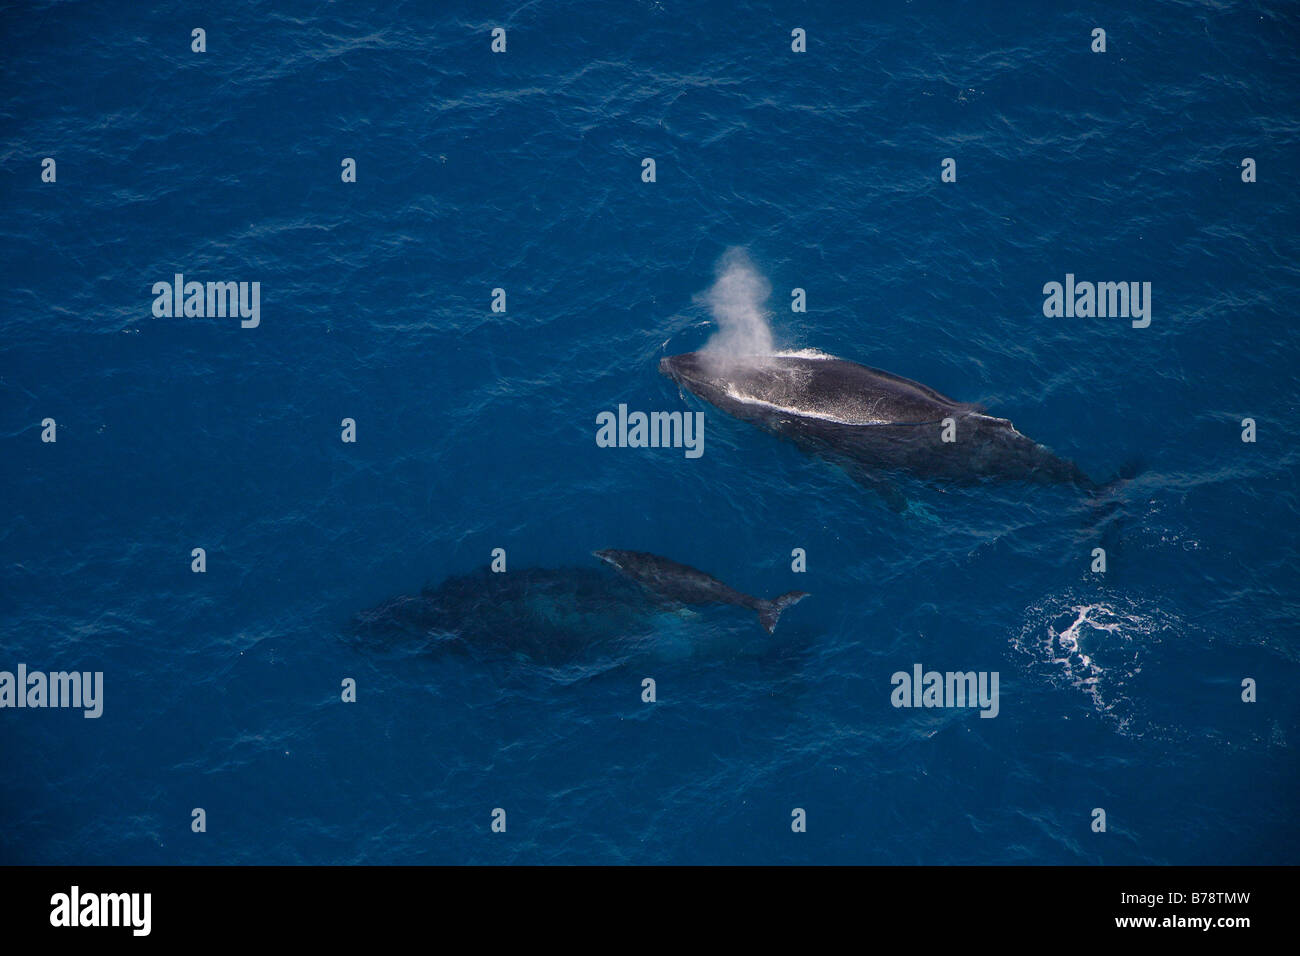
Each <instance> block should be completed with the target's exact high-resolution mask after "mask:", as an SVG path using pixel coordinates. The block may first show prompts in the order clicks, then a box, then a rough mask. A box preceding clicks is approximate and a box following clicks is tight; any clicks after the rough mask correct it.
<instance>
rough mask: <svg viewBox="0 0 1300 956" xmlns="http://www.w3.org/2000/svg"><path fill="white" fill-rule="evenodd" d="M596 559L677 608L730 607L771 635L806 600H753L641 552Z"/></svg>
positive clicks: (800, 595)
mask: <svg viewBox="0 0 1300 956" xmlns="http://www.w3.org/2000/svg"><path fill="white" fill-rule="evenodd" d="M593 554H595V556H596V557H598V558H600V560H602V561H604V562H605V563H606V564H608V565H610V566H611V567H614V568H616V569H618V570H619V571H621V572H623V573H624V574H626V575H627V576H628V577H629V578H631V579H632V580H634V581H636V582H637V583H638V584H641V585H642V586H644V587H646V588H648V589H649V590H650V591H651V592H653V593H655V594H658V595H660V596H662V597H664V598H667V599H668V600H670V601H675V602H677V603H679V604H733V605H735V606H736V607H743V608H747V609H748V610H751V611H753V612H755V613H756V614H757V615H758V623H759V624H761V625H762V626H763V630H765V631H767V633H769V634H771V633H772V632H773V631H774V630H776V622H777V621H778V620H779V619H780V617H781V612H782V611H784V610H785V609H786V608H788V607H790V606H791V605H792V604H798V603H799V602H800V601H802V600H803V599H804V598H806V597H807V596H808V592H806V591H787V592H786V593H785V594H782V595H780V596H779V597H774V598H772V600H770V601H764V600H763V599H762V598H756V597H753V596H752V595H749V594H745V593H744V592H743V591H737V590H736V589H735V588H732V587H729V586H728V585H726V584H723V583H722V582H721V581H719V580H718V579H717V578H715V577H712V576H711V575H708V574H705V573H704V572H703V571H700V570H697V569H696V568H692V567H690V566H689V565H685V564H678V563H677V562H676V561H670V560H669V559H668V558H661V557H659V555H657V554H647V553H646V552H645V551H615V550H605V551H595V552H593Z"/></svg>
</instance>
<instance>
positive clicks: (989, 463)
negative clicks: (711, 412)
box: [659, 352, 1101, 506]
mask: <svg viewBox="0 0 1300 956" xmlns="http://www.w3.org/2000/svg"><path fill="white" fill-rule="evenodd" d="M659 370H660V372H662V373H663V374H665V375H667V376H668V377H669V378H671V379H673V380H674V381H675V382H677V383H678V385H680V386H682V387H684V388H686V389H689V390H690V391H691V392H693V393H695V394H696V395H698V396H699V397H700V398H703V399H704V400H705V401H708V402H709V403H711V404H713V405H716V406H717V407H718V408H720V409H722V410H723V411H724V412H727V413H728V414H730V415H733V416H735V417H736V418H739V419H741V420H743V421H747V422H750V423H751V424H754V425H757V426H759V427H760V428H763V429H766V430H767V431H770V432H772V433H774V434H776V435H779V436H781V437H784V438H788V439H790V440H792V441H794V442H795V444H796V445H797V446H799V447H800V448H802V449H803V450H804V451H807V452H810V453H812V454H817V455H821V456H823V457H826V458H829V459H831V460H833V461H836V462H837V463H839V464H841V465H843V466H844V467H845V469H846V470H847V471H848V472H849V473H850V474H851V475H852V476H853V477H854V478H855V479H857V480H858V481H859V482H861V483H863V484H866V485H868V486H870V487H875V488H876V489H877V490H879V491H881V492H882V493H884V494H885V496H886V499H887V500H888V501H889V502H890V504H891V506H897V504H898V501H899V499H898V496H897V493H896V492H894V493H892V494H891V490H890V488H889V486H888V485H887V483H885V482H884V480H883V476H884V475H886V474H888V473H889V472H904V473H910V474H913V475H917V476H920V477H925V478H938V479H941V480H946V481H951V482H955V483H962V482H975V481H978V480H980V479H1006V480H1020V481H1028V482H1036V483H1042V484H1066V485H1072V486H1074V487H1076V488H1079V489H1081V490H1084V491H1088V492H1096V491H1098V490H1100V488H1101V486H1099V485H1098V484H1097V483H1095V482H1094V481H1093V480H1092V479H1091V478H1089V477H1088V476H1087V475H1086V474H1085V473H1084V472H1083V471H1082V470H1081V469H1080V468H1079V467H1078V466H1077V465H1075V464H1074V463H1073V462H1071V461H1067V460H1066V459H1063V458H1059V457H1057V456H1056V455H1054V454H1052V452H1051V451H1049V450H1048V449H1047V448H1045V447H1044V446H1043V445H1040V444H1038V443H1037V442H1035V441H1033V440H1032V439H1030V438H1027V437H1025V436H1024V435H1022V434H1021V433H1020V432H1018V431H1016V428H1015V426H1014V425H1012V424H1011V422H1009V421H1008V420H1007V419H1005V418H996V417H994V416H992V415H989V414H987V413H986V412H985V411H984V409H983V408H981V407H980V406H978V405H973V404H968V403H965V402H958V401H954V400H953V399H951V398H948V397H947V396H945V395H941V394H940V393H938V392H936V391H935V390H934V389H932V388H929V387H928V386H925V385H922V384H921V383H919V382H913V381H911V380H910V379H906V378H902V377H900V376H897V375H893V374H891V373H889V372H885V371H882V370H881V369H877V368H870V367H868V366H865V365H859V364H857V363H856V362H849V361H846V360H844V359H840V358H835V357H834V356H830V355H825V354H822V353H820V352H799V353H776V354H772V355H752V356H740V357H728V356H721V355H713V354H711V353H709V352H687V353H684V354H681V355H671V356H666V357H665V358H663V359H661V360H660V362H659ZM946 420H951V421H950V422H949V423H948V424H947V425H945V421H946ZM945 432H947V433H948V435H949V437H951V438H952V439H953V440H950V441H945V440H944V437H945Z"/></svg>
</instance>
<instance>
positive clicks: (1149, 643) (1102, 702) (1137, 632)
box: [1011, 594, 1182, 735]
mask: <svg viewBox="0 0 1300 956" xmlns="http://www.w3.org/2000/svg"><path fill="white" fill-rule="evenodd" d="M1181 630H1182V628H1181V624H1180V622H1178V621H1177V620H1175V619H1174V618H1172V617H1171V616H1169V615H1168V614H1166V613H1164V612H1163V611H1160V610H1158V609H1152V608H1149V607H1145V606H1143V605H1142V604H1140V603H1138V602H1137V601H1135V600H1133V599H1131V598H1126V597H1123V596H1119V595H1107V596H1106V597H1105V598H1101V599H1099V598H1097V597H1096V596H1095V595H1089V596H1088V597H1087V598H1082V599H1081V598H1076V597H1074V596H1073V595H1070V594H1065V595H1061V596H1059V597H1054V598H1047V599H1045V600H1043V601H1041V602H1039V603H1037V604H1035V605H1033V606H1031V607H1030V608H1029V609H1028V610H1027V611H1026V613H1025V624H1024V626H1023V628H1022V629H1021V632H1020V634H1019V635H1018V636H1017V637H1014V638H1012V642H1011V643H1012V646H1013V647H1014V648H1015V649H1016V650H1018V651H1019V652H1021V653H1022V654H1024V655H1026V656H1027V658H1028V659H1029V669H1030V670H1031V671H1032V672H1034V673H1036V674H1038V675H1040V676H1042V677H1043V678H1045V679H1046V680H1047V681H1048V682H1049V683H1051V684H1052V685H1054V686H1058V687H1069V688H1072V689H1073V690H1076V691H1078V692H1080V693H1081V694H1083V695H1084V696H1085V697H1087V698H1088V700H1089V701H1090V702H1091V705H1092V708H1093V710H1094V711H1096V712H1097V713H1098V714H1100V715H1101V716H1102V717H1103V718H1105V719H1106V720H1107V721H1109V722H1110V723H1112V724H1113V725H1114V726H1115V728H1116V729H1117V730H1118V731H1119V732H1121V733H1124V734H1132V735H1142V733H1143V731H1145V730H1146V729H1149V728H1148V726H1147V722H1146V719H1145V715H1144V711H1145V708H1144V707H1143V705H1142V702H1141V700H1140V699H1138V698H1136V697H1135V696H1133V687H1132V685H1133V683H1134V681H1135V679H1136V678H1137V677H1138V675H1139V674H1141V673H1142V668H1143V664H1144V663H1145V661H1146V659H1147V658H1148V657H1149V656H1150V654H1151V653H1152V649H1153V648H1154V647H1155V646H1156V645H1158V644H1160V643H1161V642H1163V640H1164V639H1165V638H1166V637H1170V636H1175V635H1177V634H1179V633H1180V632H1181Z"/></svg>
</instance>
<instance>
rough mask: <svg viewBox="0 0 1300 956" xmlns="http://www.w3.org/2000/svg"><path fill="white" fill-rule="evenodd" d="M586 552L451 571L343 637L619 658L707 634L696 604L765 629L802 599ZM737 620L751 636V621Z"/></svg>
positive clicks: (653, 562) (610, 553)
mask: <svg viewBox="0 0 1300 956" xmlns="http://www.w3.org/2000/svg"><path fill="white" fill-rule="evenodd" d="M594 556H595V557H597V558H598V559H599V560H600V561H601V562H602V563H603V564H604V567H581V568H538V567H533V568H523V569H520V570H516V571H506V572H502V573H493V572H492V571H490V570H488V569H487V568H481V569H479V570H477V571H474V572H471V573H469V574H463V575H457V576H454V577H451V578H448V579H447V580H445V581H443V582H442V583H441V584H440V585H438V586H437V587H436V588H425V589H424V590H422V591H421V592H420V593H419V594H414V595H402V596H399V597H396V598H392V599H390V600H388V601H385V602H384V603H382V604H380V605H378V606H377V607H374V608H371V609H369V610H366V611H363V612H361V613H360V614H358V615H357V616H356V617H355V619H354V620H353V622H352V626H351V628H350V630H349V636H350V637H351V638H353V639H354V640H357V641H364V642H366V643H368V644H372V645H373V644H375V643H382V644H386V645H389V646H396V645H404V646H406V647H408V648H413V649H417V650H420V651H423V650H428V651H440V650H445V651H451V652H461V653H467V654H470V655H475V656H503V655H504V656H512V657H525V658H528V659H531V660H533V661H535V662H537V663H541V664H555V665H564V664H571V663H573V662H575V661H582V660H591V659H594V658H595V657H597V656H606V657H613V658H616V659H617V658H621V657H626V656H627V655H629V654H631V653H634V652H635V651H637V650H641V649H644V648H646V647H647V646H649V645H652V644H654V643H655V642H657V641H660V640H663V639H665V636H667V637H668V638H670V639H672V638H676V639H685V640H687V641H690V640H692V639H693V638H697V637H698V638H704V637H707V636H709V635H710V634H712V633H713V631H711V630H710V629H709V628H705V627H703V626H702V624H700V626H698V627H697V626H694V625H696V624H699V623H700V622H697V621H695V620H694V618H696V617H698V616H699V615H698V614H697V613H696V612H694V611H693V610H691V609H692V608H696V607H701V608H702V607H708V606H731V607H735V608H740V609H743V610H747V611H751V612H753V613H754V614H755V615H756V616H757V623H758V624H759V625H760V626H761V628H762V630H763V631H765V632H766V633H767V634H769V635H770V634H772V632H773V631H774V630H775V628H776V625H777V622H778V620H779V619H780V617H781V614H782V613H783V612H784V611H785V610H786V609H788V608H789V607H790V606H792V605H794V604H796V603H798V602H799V601H800V600H802V599H803V598H804V597H806V596H807V595H806V593H805V592H803V591H790V592H787V593H786V594H782V595H780V596H779V597H776V598H773V599H772V600H770V601H769V600H764V599H762V598H757V597H754V596H752V595H749V594H746V593H744V592H742V591H737V590H735V589H734V588H732V587H730V586H729V585H727V584H724V583H723V582H722V581H719V580H718V579H717V578H714V577H712V576H711V575H708V574H705V573H704V572H703V571H700V570H698V569H696V568H692V567H690V566H689V565H685V564H680V563H678V562H676V561H672V560H670V559H668V558H664V557H660V556H658V555H653V554H649V553H647V552H640V551H618V550H604V551H597V552H594ZM751 620H752V619H751ZM732 623H734V621H733V622H732ZM744 626H745V629H746V631H747V632H748V633H749V634H754V636H757V635H756V634H755V633H754V631H753V626H752V624H748V623H747V624H745V625H744ZM692 632H694V633H692Z"/></svg>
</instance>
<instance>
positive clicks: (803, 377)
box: [718, 355, 979, 425]
mask: <svg viewBox="0 0 1300 956" xmlns="http://www.w3.org/2000/svg"><path fill="white" fill-rule="evenodd" d="M718 373H719V379H720V380H721V381H722V382H725V385H724V386H723V388H724V390H725V392H726V394H727V397H728V398H730V399H731V400H732V401H735V402H740V403H742V404H743V403H749V404H753V405H756V406H760V407H763V408H764V409H765V410H767V411H769V412H775V413H786V414H790V415H798V416H801V417H804V418H817V419H822V420H824V421H827V422H832V423H839V424H844V425H923V424H931V423H935V422H939V421H942V420H943V419H944V418H947V417H949V416H952V415H961V414H968V413H971V412H977V411H979V408H978V407H977V406H974V405H969V404H966V403H963V402H957V401H954V400H953V399H951V398H948V397H947V396H946V395H942V394H940V393H939V392H936V391H935V390H934V389H932V388H930V387H928V386H926V385H922V384H921V383H920V382H914V381H912V380H910V379H906V378H903V377H901V376H898V375H893V374H891V373H889V372H886V371H883V370H881V369H877V368H871V367H870V366H866V365H859V364H857V363H856V362H849V361H845V360H844V359H838V358H831V357H829V356H826V357H808V356H802V355H775V356H767V357H763V358H761V359H753V360H749V361H745V362H735V363H732V364H730V365H728V366H726V367H724V368H720V369H719V370H718Z"/></svg>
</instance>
